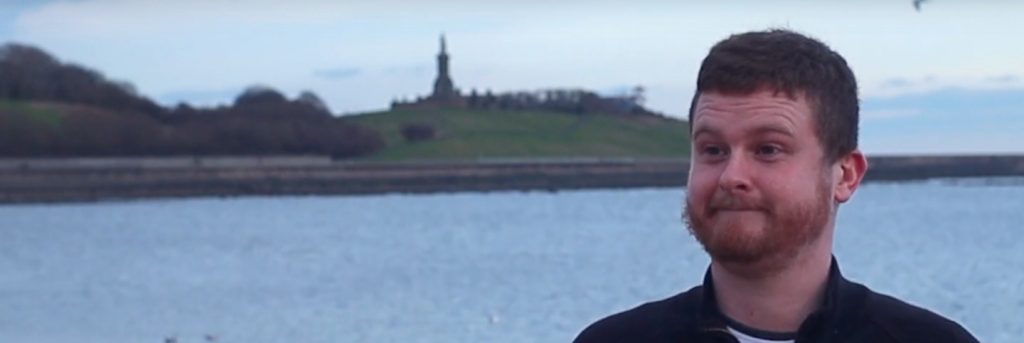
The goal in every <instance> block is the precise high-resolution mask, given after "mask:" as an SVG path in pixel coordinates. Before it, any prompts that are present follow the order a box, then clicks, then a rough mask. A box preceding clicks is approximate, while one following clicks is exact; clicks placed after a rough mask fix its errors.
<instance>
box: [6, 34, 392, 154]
mask: <svg viewBox="0 0 1024 343" xmlns="http://www.w3.org/2000/svg"><path fill="white" fill-rule="evenodd" d="M383 146H384V140H383V138H382V136H381V135H380V133H378V132H376V131H374V130H372V129H370V128H366V127H362V126H359V125H356V124H354V123H351V122H349V121H347V120H345V119H344V118H337V117H335V116H333V115H331V113H330V110H329V109H328V107H327V106H326V105H325V104H324V103H323V101H321V99H320V98H319V97H318V96H317V95H316V94H314V93H312V92H309V91H306V92H302V93H301V94H299V96H298V97H296V98H295V99H287V98H286V97H285V96H284V95H283V94H282V93H281V92H279V91H277V90H274V89H272V88H269V87H263V86H253V87H249V88H248V89H246V90H245V91H244V92H242V94H240V95H239V96H238V97H237V98H236V99H235V101H234V103H233V104H231V105H230V106H220V107H214V108H196V107H192V106H190V105H187V104H180V105H178V106H176V107H172V108H166V107H162V106H160V105H158V104H157V103H156V102H154V101H152V100H150V99H148V98H146V97H145V96H142V95H139V94H138V93H137V92H136V90H135V89H134V87H133V86H132V85H131V84H129V83H126V82H117V81H112V80H108V79H107V78H106V77H104V76H103V75H102V74H101V73H99V72H97V71H95V70H92V69H89V68H86V67H83V66H79V65H75V64H70V63H62V62H60V61H59V60H57V59H56V58H54V57H53V56H52V55H50V54H48V53H47V52H45V51H43V50H42V49H39V48H36V47H32V46H28V45H23V44H6V45H3V46H0V156H9V157H11V156H18V157H26V156H162V155H273V154H317V155H331V156H334V157H339V158H344V157H354V156H361V155H366V154H370V153H372V152H374V151H377V150H379V149H380V148H382V147H383Z"/></svg>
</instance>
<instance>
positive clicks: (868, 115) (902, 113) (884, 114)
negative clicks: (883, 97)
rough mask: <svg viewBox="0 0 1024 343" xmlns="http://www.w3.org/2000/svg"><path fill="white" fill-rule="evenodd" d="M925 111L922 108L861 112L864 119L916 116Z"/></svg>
mask: <svg viewBox="0 0 1024 343" xmlns="http://www.w3.org/2000/svg"><path fill="white" fill-rule="evenodd" d="M922 113H924V111H922V110H921V109H920V108H884V109H867V110H863V111H861V112H860V116H861V118H862V119H864V120H878V119H892V118H908V117H916V116H919V115H921V114H922Z"/></svg>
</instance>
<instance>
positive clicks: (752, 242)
mask: <svg viewBox="0 0 1024 343" xmlns="http://www.w3.org/2000/svg"><path fill="white" fill-rule="evenodd" d="M813 116H814V114H813V113H812V111H811V107H810V106H809V104H808V103H807V101H806V99H805V98H804V97H803V96H802V95H801V96H799V97H797V99H795V100H793V99H790V98H789V97H787V96H786V95H785V94H783V93H780V94H778V95H774V94H773V92H772V91H770V90H763V91H758V92H755V93H753V94H749V95H742V96H734V95H724V94H721V93H713V92H712V93H703V94H701V96H700V98H699V99H698V101H697V103H696V104H695V108H694V114H693V123H691V124H692V128H693V132H692V133H693V136H692V140H693V141H692V143H693V144H692V153H691V164H690V176H689V184H688V186H687V193H686V219H687V225H688V227H689V229H690V232H691V233H692V234H693V235H694V236H695V237H696V238H697V240H698V241H700V243H701V244H702V245H703V246H704V249H705V250H707V252H708V254H710V255H711V257H712V258H713V259H714V260H716V261H718V262H722V263H728V264H734V265H742V266H757V267H781V266H784V265H785V263H786V262H788V261H789V260H790V259H792V258H793V257H794V256H796V255H797V254H798V253H800V252H801V251H802V250H803V249H804V248H805V247H808V246H810V245H812V244H814V243H816V242H818V241H819V238H820V237H821V236H822V233H823V232H825V230H826V229H828V228H830V226H831V225H832V218H833V216H832V214H833V213H834V209H835V206H836V205H835V202H834V200H833V184H834V181H833V176H834V173H833V171H834V168H833V167H832V165H830V164H827V163H826V162H825V159H824V152H823V149H822V147H821V143H820V140H819V139H818V137H817V135H816V134H815V126H814V123H815V119H814V118H813ZM826 243H827V244H831V242H826Z"/></svg>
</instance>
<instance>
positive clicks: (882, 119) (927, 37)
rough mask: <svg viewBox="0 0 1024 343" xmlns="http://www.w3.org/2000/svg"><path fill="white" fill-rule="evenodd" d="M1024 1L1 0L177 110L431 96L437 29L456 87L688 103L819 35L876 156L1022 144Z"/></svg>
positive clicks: (51, 38) (37, 39) (6, 20)
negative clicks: (715, 66)
mask: <svg viewBox="0 0 1024 343" xmlns="http://www.w3.org/2000/svg"><path fill="white" fill-rule="evenodd" d="M1021 18H1024V1H1013V0H1006V1H997V0H990V1H968V0H959V1H957V0H931V1H927V2H925V3H924V4H923V5H922V8H921V11H915V9H914V7H913V5H912V2H911V1H909V0H908V1H903V0H887V1H756V0H753V1H739V0H736V1H715V2H697V1H692V2H688V1H632V2H627V1H561V2H557V3H555V4H549V3H546V2H544V1H539V0H526V1H522V0H521V1H415V2H414V1H394V0H392V1H388V0H385V1H374V2H372V3H371V2H369V1H363V2H356V1H287V2H286V1H270V0H266V1H226V0H208V1H191V0H179V1H150V0H81V1H18V2H16V3H11V2H8V1H4V2H3V3H2V4H0V41H4V42H11V41H14V42H21V43H27V44H32V45H35V46H39V47H41V48H43V49H45V50H47V51H49V52H50V53H52V54H54V55H55V56H57V57H58V58H59V59H61V60H63V61H66V62H73V63H77V64H81V65H85V66H88V67H91V68H94V69H96V70H98V71H100V72H102V73H104V74H105V75H106V76H107V77H109V78H112V79H115V80H123V81H129V82H131V83H133V84H134V85H135V86H136V87H137V89H138V90H139V91H140V92H141V93H143V94H144V95H146V96H149V97H152V98H154V99H156V100H158V101H159V102H161V103H163V104H165V105H173V104H175V103H177V102H180V101H185V102H189V103H192V104H196V105H214V104H218V103H229V102H231V101H232V100H233V98H234V97H235V96H236V95H238V94H239V93H240V92H241V90H242V89H244V88H245V87H246V86H248V85H253V84H262V85H267V86H271V87H274V88H276V89H279V90H281V91H283V92H284V93H286V94H287V95H289V96H295V95H296V94H298V92H299V91H301V90H305V89H309V90H312V91H314V92H316V93H317V94H319V95H320V96H321V97H322V98H323V99H324V100H325V101H326V102H327V104H328V105H329V106H330V108H331V109H332V110H333V111H334V112H338V113H354V112H362V111H369V110H380V109H384V108H386V107H387V106H388V104H389V102H390V101H391V100H392V99H394V98H403V97H404V98H412V97H415V96H417V95H424V94H427V93H429V91H430V88H431V85H432V82H433V78H434V75H435V63H436V62H435V55H436V53H437V50H438V36H439V35H440V34H441V33H442V32H443V33H445V34H446V36H447V37H448V48H449V53H450V54H451V58H452V59H451V72H452V78H453V80H454V81H455V84H456V86H457V87H459V88H461V89H462V90H464V91H468V90H469V89H473V88H476V89H479V90H485V89H490V90H493V91H495V92H502V91H512V90H533V89H541V88H553V87H571V88H585V89H590V90H594V91H598V92H600V93H603V94H617V93H620V92H623V91H624V90H626V89H629V88H632V87H633V86H636V85H642V86H644V87H645V88H646V89H647V105H648V107H650V108H652V109H654V110H656V111H660V112H663V113H666V114H669V115H674V116H685V113H686V111H687V106H688V105H689V98H690V96H691V94H692V92H693V84H694V79H695V75H696V72H697V69H698V67H699V64H700V61H701V59H702V58H703V56H704V54H706V52H707V50H708V48H709V47H710V46H711V45H712V44H714V43H715V42H716V41H718V40H720V39H722V38H724V37H726V36H728V35H729V34H731V33H736V32H742V31H746V30H752V29H764V28H768V27H784V28H790V29H794V30H797V31H800V32H803V33H806V34H809V35H811V36H814V37H817V38H819V39H821V40H822V41H824V42H825V43H827V44H829V45H830V46H832V47H833V48H834V49H835V50H837V51H838V52H840V53H841V54H842V55H844V56H845V57H846V58H847V61H848V62H849V63H850V65H851V67H852V68H853V70H854V72H855V74H856V75H857V77H858V80H859V82H860V87H861V98H862V99H863V106H864V111H863V112H862V115H863V123H862V146H863V148H864V150H866V151H868V152H869V153H886V154H897V153H984V152H1003V153H1006V152H1017V153H1024V138H1022V136H1024V63H1022V61H1024V44H1022V43H1020V42H1021V41H1022V39H1024V38H1021V36H1022V35H1024V20H1021Z"/></svg>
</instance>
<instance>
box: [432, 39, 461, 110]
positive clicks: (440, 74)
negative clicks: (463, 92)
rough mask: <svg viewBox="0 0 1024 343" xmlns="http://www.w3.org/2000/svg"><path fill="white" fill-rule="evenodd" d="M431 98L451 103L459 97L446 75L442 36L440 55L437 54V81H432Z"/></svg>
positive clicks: (446, 67) (445, 49) (446, 68)
mask: <svg viewBox="0 0 1024 343" xmlns="http://www.w3.org/2000/svg"><path fill="white" fill-rule="evenodd" d="M430 97H431V98H433V99H435V100H439V101H452V100H454V99H457V98H458V97H459V93H458V91H457V90H456V89H455V85H454V84H453V83H452V77H451V76H450V75H448V51H447V47H445V41H444V35H443V34H442V35H441V53H439V54H437V79H436V80H434V93H433V94H431V95H430Z"/></svg>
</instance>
